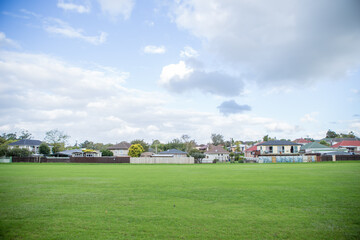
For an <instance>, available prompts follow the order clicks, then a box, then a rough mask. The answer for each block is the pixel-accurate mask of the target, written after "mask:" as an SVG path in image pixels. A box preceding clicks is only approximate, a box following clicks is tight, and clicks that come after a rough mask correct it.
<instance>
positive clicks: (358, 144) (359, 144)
mask: <svg viewBox="0 0 360 240" xmlns="http://www.w3.org/2000/svg"><path fill="white" fill-rule="evenodd" d="M353 146H356V147H360V141H341V142H339V143H337V144H334V145H332V146H331V147H333V148H338V147H353Z"/></svg>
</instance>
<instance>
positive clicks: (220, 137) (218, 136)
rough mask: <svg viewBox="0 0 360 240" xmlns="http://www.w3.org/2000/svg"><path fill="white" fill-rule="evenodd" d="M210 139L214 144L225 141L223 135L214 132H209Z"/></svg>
mask: <svg viewBox="0 0 360 240" xmlns="http://www.w3.org/2000/svg"><path fill="white" fill-rule="evenodd" d="M211 141H212V144H213V145H215V146H217V145H220V144H224V143H225V142H224V136H223V135H221V134H216V133H213V134H211Z"/></svg>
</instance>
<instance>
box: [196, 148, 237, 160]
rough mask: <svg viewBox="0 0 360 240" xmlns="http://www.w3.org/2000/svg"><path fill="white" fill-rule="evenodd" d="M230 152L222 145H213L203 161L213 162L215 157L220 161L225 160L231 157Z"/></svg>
mask: <svg viewBox="0 0 360 240" xmlns="http://www.w3.org/2000/svg"><path fill="white" fill-rule="evenodd" d="M229 154H230V153H229V152H228V151H226V150H225V149H224V148H223V147H222V146H214V145H211V146H210V148H209V150H208V151H206V152H205V158H204V159H203V160H202V162H203V163H210V162H211V163H212V162H213V161H214V160H215V159H218V160H219V161H220V162H225V161H227V160H228V159H229V158H230V157H229Z"/></svg>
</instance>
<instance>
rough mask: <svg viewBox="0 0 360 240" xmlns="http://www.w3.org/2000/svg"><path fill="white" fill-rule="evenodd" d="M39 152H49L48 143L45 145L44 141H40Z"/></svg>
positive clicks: (46, 153) (45, 153)
mask: <svg viewBox="0 0 360 240" xmlns="http://www.w3.org/2000/svg"><path fill="white" fill-rule="evenodd" d="M39 153H40V154H44V155H48V154H50V148H49V145H47V144H46V143H41V144H40V146H39Z"/></svg>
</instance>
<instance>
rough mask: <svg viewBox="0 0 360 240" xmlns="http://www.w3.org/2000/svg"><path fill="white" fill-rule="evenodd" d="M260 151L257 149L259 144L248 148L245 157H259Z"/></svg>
mask: <svg viewBox="0 0 360 240" xmlns="http://www.w3.org/2000/svg"><path fill="white" fill-rule="evenodd" d="M259 153H260V151H258V150H257V144H256V145H254V146H252V147H250V148H248V149H246V150H245V154H244V157H257V156H258V155H259Z"/></svg>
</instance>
